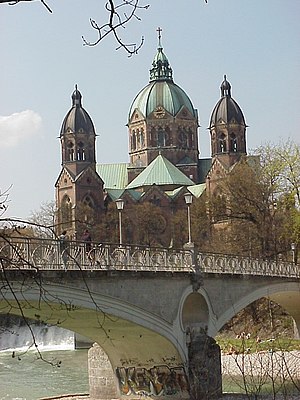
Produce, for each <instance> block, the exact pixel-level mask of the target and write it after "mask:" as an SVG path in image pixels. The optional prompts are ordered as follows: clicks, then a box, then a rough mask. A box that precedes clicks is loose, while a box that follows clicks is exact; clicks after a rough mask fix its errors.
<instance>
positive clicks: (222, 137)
mask: <svg viewBox="0 0 300 400" xmlns="http://www.w3.org/2000/svg"><path fill="white" fill-rule="evenodd" d="M226 151H227V148H226V139H225V135H224V133H220V135H219V153H226Z"/></svg>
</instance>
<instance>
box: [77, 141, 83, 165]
mask: <svg viewBox="0 0 300 400" xmlns="http://www.w3.org/2000/svg"><path fill="white" fill-rule="evenodd" d="M77 161H85V151H84V144H83V143H82V142H79V143H78V147H77Z"/></svg>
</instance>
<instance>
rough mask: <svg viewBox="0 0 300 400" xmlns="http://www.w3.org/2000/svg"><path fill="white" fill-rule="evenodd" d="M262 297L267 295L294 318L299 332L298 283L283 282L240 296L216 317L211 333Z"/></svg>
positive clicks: (299, 291) (299, 296)
mask: <svg viewBox="0 0 300 400" xmlns="http://www.w3.org/2000/svg"><path fill="white" fill-rule="evenodd" d="M262 297H268V298H269V299H271V300H273V301H274V302H276V303H278V304H279V305H280V306H282V307H283V308H284V309H285V310H286V311H287V312H288V313H289V314H290V315H291V316H292V317H293V318H294V320H295V323H296V328H297V330H298V333H299V332H300V307H299V304H300V283H299V282H283V283H275V284H269V285H267V286H264V287H261V288H259V289H256V290H253V291H251V292H250V293H248V294H247V295H245V296H244V297H240V298H239V299H238V300H237V301H236V302H235V303H234V304H232V305H231V306H230V308H228V309H227V310H225V311H224V312H223V313H222V315H221V316H220V318H218V319H217V321H216V324H215V326H214V330H213V332H212V334H211V335H212V336H215V335H216V334H217V332H218V331H219V330H220V329H221V328H222V327H223V326H224V325H225V324H226V323H227V322H228V321H229V320H230V319H231V318H233V317H234V316H235V315H236V314H237V313H238V312H239V311H241V310H243V309H244V308H245V307H247V306H248V305H249V304H251V303H253V302H254V301H255V300H258V299H261V298H262Z"/></svg>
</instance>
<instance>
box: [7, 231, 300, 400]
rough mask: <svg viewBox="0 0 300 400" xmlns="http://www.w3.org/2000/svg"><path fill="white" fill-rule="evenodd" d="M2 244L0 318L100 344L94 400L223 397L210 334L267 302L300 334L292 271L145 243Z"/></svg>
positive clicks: (92, 365) (94, 352)
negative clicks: (28, 321) (33, 322)
mask: <svg viewBox="0 0 300 400" xmlns="http://www.w3.org/2000/svg"><path fill="white" fill-rule="evenodd" d="M85 250H86V249H85V247H84V244H83V243H74V242H69V244H68V247H67V248H63V249H62V248H60V247H59V242H58V241H55V240H39V239H22V238H18V239H13V238H10V239H6V240H5V241H4V240H2V242H1V247H0V259H1V263H2V274H1V278H2V285H1V293H0V298H1V301H0V312H2V313H6V312H10V313H13V314H18V315H20V314H21V315H24V316H25V317H27V318H32V319H40V320H42V321H45V322H47V323H51V324H58V325H60V326H61V327H64V328H67V329H70V330H72V331H74V332H77V333H79V334H81V335H83V336H85V337H88V338H89V339H90V340H92V341H93V342H96V343H97V344H99V345H100V346H101V347H99V346H96V345H95V346H93V348H92V349H91V350H90V354H89V374H90V392H91V395H92V397H93V398H96V399H112V398H118V397H120V396H121V395H123V396H126V395H130V394H135V395H141V394H147V395H150V396H153V397H155V396H162V395H163V396H169V398H172V396H173V397H174V396H175V395H179V396H181V398H191V399H213V398H217V397H218V396H219V395H220V394H221V368H220V352H219V348H218V346H217V345H216V343H215V342H214V340H213V337H214V336H215V335H216V334H217V332H218V331H219V330H220V329H221V328H222V326H223V325H224V324H225V323H226V322H227V321H229V320H230V319H231V318H232V317H233V316H234V315H235V314H236V313H237V312H239V311H240V310H242V309H243V308H245V307H246V306H247V305H249V304H250V303H252V302H253V301H255V300H257V299H259V298H261V297H268V298H270V299H271V300H274V301H275V302H277V303H278V304H280V305H281V306H283V308H285V309H286V310H287V311H288V312H289V314H290V315H291V316H292V317H293V318H294V320H295V324H296V327H297V329H298V331H299V330H300V279H299V277H300V273H299V269H298V266H297V265H294V264H290V263H284V262H271V261H265V260H255V259H250V258H242V257H233V256H225V255H218V254H203V253H199V252H197V251H194V250H193V249H191V250H188V249H185V250H183V249H182V250H173V249H161V248H159V249H158V248H157V249H156V248H155V249H154V248H147V247H141V246H122V247H120V246H118V245H111V244H107V245H95V246H93V248H92V250H90V251H89V252H86V251H85Z"/></svg>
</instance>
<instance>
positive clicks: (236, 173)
mask: <svg viewBox="0 0 300 400" xmlns="http://www.w3.org/2000/svg"><path fill="white" fill-rule="evenodd" d="M299 176H300V158H299V146H298V145H297V144H295V143H293V142H291V141H289V142H287V144H284V145H278V146H275V145H270V144H267V145H265V146H261V147H260V148H259V149H257V150H256V151H255V154H254V157H253V156H248V157H245V158H244V159H242V160H241V161H240V162H239V163H238V164H236V165H235V166H234V167H233V169H232V170H231V171H230V173H228V174H227V176H226V177H225V178H224V179H223V180H222V181H221V182H220V185H219V187H218V193H215V194H214V196H213V198H212V199H211V201H210V209H211V213H212V223H213V227H214V244H213V246H214V248H215V249H216V248H218V249H221V251H224V252H232V253H234V254H244V255H249V256H255V257H267V258H271V259H278V258H280V257H283V258H285V259H291V258H290V246H291V243H292V242H293V243H295V245H296V248H298V246H299V238H300V230H299V218H300V216H299V212H300V209H299V190H300V189H299V188H300V181H299V179H300V178H299ZM224 239H225V240H224ZM222 246H223V247H222ZM296 253H297V252H296Z"/></svg>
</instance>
